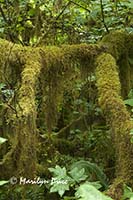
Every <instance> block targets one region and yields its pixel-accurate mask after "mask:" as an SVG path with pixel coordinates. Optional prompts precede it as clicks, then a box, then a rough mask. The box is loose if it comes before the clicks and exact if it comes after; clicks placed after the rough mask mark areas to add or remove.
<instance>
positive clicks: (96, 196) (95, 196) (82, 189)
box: [75, 183, 112, 200]
mask: <svg viewBox="0 0 133 200" xmlns="http://www.w3.org/2000/svg"><path fill="white" fill-rule="evenodd" d="M75 195H76V197H77V199H79V200H112V199H111V198H110V197H107V196H105V195H104V194H102V193H101V192H100V191H98V190H97V189H96V188H95V187H94V186H93V185H91V184H90V183H84V184H81V185H80V186H79V188H78V189H77V192H76V194H75Z"/></svg>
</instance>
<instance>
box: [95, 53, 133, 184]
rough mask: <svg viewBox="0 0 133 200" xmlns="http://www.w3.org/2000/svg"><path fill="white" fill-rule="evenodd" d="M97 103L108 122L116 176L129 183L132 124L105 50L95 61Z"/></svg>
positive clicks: (132, 167) (132, 155)
mask: <svg viewBox="0 0 133 200" xmlns="http://www.w3.org/2000/svg"><path fill="white" fill-rule="evenodd" d="M96 65H97V68H96V76H97V87H98V91H99V104H100V106H101V108H102V109H103V111H104V113H105V116H106V119H107V122H108V124H109V125H110V127H111V129H112V132H113V137H114V141H115V151H116V158H117V161H116V177H117V180H118V179H121V180H122V182H123V183H130V184H133V145H132V144H131V142H130V139H131V138H130V135H129V133H130V130H131V128H133V124H132V122H131V121H130V115H129V113H128V111H127V110H126V107H125V105H124V102H123V100H122V98H121V96H120V90H121V86H120V80H119V74H118V67H117V65H116V61H115V59H114V58H113V57H112V56H111V55H110V54H107V53H103V54H101V55H100V56H99V57H98V58H97V61H96Z"/></svg>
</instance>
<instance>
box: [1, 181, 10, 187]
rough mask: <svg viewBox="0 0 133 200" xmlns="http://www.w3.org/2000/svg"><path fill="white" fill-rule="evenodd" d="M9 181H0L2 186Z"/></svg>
mask: <svg viewBox="0 0 133 200" xmlns="http://www.w3.org/2000/svg"><path fill="white" fill-rule="evenodd" d="M7 183H9V181H0V186H2V185H5V184H7Z"/></svg>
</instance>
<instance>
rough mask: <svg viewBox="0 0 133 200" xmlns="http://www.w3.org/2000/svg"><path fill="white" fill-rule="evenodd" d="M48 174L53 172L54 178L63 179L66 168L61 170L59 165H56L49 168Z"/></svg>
mask: <svg viewBox="0 0 133 200" xmlns="http://www.w3.org/2000/svg"><path fill="white" fill-rule="evenodd" d="M49 171H50V172H53V175H54V177H57V176H58V178H64V177H65V176H66V168H65V167H63V168H61V167H60V166H59V165H56V166H55V168H49Z"/></svg>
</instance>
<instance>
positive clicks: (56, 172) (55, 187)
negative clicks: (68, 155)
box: [49, 165, 72, 197]
mask: <svg viewBox="0 0 133 200" xmlns="http://www.w3.org/2000/svg"><path fill="white" fill-rule="evenodd" d="M49 171H50V172H52V173H53V176H54V177H53V178H52V179H51V184H50V185H51V189H50V192H58V194H59V195H60V196H61V197H62V196H63V194H64V193H65V191H66V190H69V185H70V184H71V183H72V179H71V178H70V177H69V176H68V175H67V173H66V168H65V167H63V168H61V167H60V166H59V165H56V167H55V168H49Z"/></svg>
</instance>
